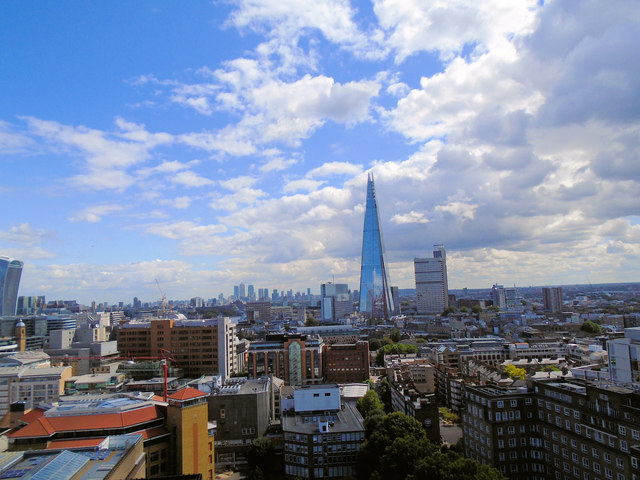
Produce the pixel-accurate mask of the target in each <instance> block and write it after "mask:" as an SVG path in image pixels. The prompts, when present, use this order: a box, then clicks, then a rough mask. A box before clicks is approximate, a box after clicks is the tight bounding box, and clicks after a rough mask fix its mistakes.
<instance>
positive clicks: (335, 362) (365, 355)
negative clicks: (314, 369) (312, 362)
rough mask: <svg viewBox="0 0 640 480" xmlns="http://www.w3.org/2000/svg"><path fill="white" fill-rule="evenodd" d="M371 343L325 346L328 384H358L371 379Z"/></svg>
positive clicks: (324, 356)
mask: <svg viewBox="0 0 640 480" xmlns="http://www.w3.org/2000/svg"><path fill="white" fill-rule="evenodd" d="M370 358H371V355H370V354H369V342H356V343H351V344H339V343H335V344H333V345H325V346H324V350H323V359H324V375H325V381H326V382H328V383H358V382H363V381H365V380H368V379H369V367H370V363H371V362H370Z"/></svg>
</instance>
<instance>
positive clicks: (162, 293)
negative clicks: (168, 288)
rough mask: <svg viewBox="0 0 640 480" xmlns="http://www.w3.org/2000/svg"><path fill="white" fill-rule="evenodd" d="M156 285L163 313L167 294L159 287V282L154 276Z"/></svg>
mask: <svg viewBox="0 0 640 480" xmlns="http://www.w3.org/2000/svg"><path fill="white" fill-rule="evenodd" d="M156 285H157V286H158V290H160V295H161V298H162V313H164V308H165V302H166V301H167V296H166V295H165V294H164V292H163V291H162V288H161V287H160V282H159V281H158V279H157V278H156Z"/></svg>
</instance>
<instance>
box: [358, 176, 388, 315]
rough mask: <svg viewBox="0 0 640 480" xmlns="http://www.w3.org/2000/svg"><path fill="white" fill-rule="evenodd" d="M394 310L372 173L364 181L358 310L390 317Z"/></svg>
mask: <svg viewBox="0 0 640 480" xmlns="http://www.w3.org/2000/svg"><path fill="white" fill-rule="evenodd" d="M394 311H395V308H394V305H393V297H392V296H391V288H390V286H389V277H388V276H387V270H386V266H385V258H384V242H383V241H382V231H381V230H380V216H379V214H378V204H377V202H376V189H375V186H374V184H373V174H372V173H370V174H369V181H368V183H367V203H366V208H365V212H364V229H363V233H362V264H361V267H360V312H361V313H364V314H366V315H367V316H369V317H372V318H389V317H390V316H391V315H393V313H394Z"/></svg>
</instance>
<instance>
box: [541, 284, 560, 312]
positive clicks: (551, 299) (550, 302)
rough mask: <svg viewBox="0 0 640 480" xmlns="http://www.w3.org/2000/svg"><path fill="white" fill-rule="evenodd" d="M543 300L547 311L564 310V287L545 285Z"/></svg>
mask: <svg viewBox="0 0 640 480" xmlns="http://www.w3.org/2000/svg"><path fill="white" fill-rule="evenodd" d="M542 302H543V303H544V310H545V311H546V312H562V287H543V288H542Z"/></svg>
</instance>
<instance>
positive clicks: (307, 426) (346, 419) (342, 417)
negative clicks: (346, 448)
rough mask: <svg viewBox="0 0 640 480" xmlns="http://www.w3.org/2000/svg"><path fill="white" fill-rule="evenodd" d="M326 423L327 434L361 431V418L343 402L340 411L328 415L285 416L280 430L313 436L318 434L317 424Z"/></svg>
mask: <svg viewBox="0 0 640 480" xmlns="http://www.w3.org/2000/svg"><path fill="white" fill-rule="evenodd" d="M319 421H328V422H329V431H328V432H327V433H329V434H331V433H342V432H355V431H363V430H364V427H363V426H362V422H363V419H362V416H361V415H360V413H359V412H358V411H357V410H356V408H355V406H353V405H352V404H351V403H349V402H345V403H344V404H343V406H342V409H341V410H338V411H337V412H332V413H330V414H329V415H323V414H318V413H308V414H307V413H305V414H295V415H286V416H283V417H282V420H281V422H282V430H283V431H284V432H293V433H304V434H307V435H308V434H314V433H318V422H319Z"/></svg>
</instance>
